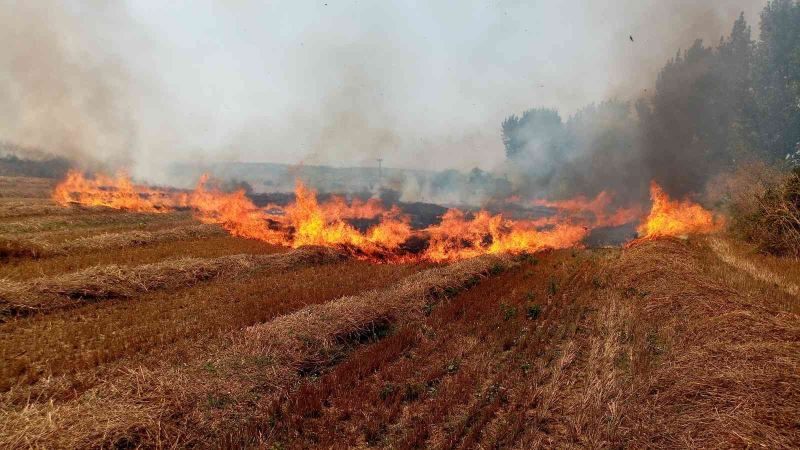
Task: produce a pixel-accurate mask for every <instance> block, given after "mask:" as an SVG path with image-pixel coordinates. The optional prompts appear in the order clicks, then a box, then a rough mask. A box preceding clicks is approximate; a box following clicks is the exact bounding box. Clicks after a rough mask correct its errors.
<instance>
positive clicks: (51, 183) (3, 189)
mask: <svg viewBox="0 0 800 450" xmlns="http://www.w3.org/2000/svg"><path fill="white" fill-rule="evenodd" d="M56 183H57V180H54V179H52V178H34V177H6V176H0V198H3V197H5V198H40V199H49V198H50V197H51V196H52V195H53V188H54V187H55V186H56Z"/></svg>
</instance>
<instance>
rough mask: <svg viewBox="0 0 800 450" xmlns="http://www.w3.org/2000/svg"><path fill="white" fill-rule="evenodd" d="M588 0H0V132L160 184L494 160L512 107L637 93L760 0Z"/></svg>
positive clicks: (572, 104)
mask: <svg viewBox="0 0 800 450" xmlns="http://www.w3.org/2000/svg"><path fill="white" fill-rule="evenodd" d="M587 3H589V2H583V1H577V0H573V1H565V2H545V1H534V2H522V1H495V2H483V1H482V2H478V1H473V2H469V1H466V2H458V3H457V6H454V3H453V2H445V1H434V2H425V3H424V4H423V5H413V4H405V3H403V2H391V3H386V2H381V3H380V4H379V3H377V2H356V1H346V2H344V1H335V0H329V1H327V2H325V1H319V2H305V1H298V2H280V3H276V4H273V5H270V6H265V5H264V4H263V3H262V2H248V1H232V2H231V1H226V2H223V1H219V2H213V1H198V2H191V3H188V2H187V3H181V4H178V2H145V1H141V2H140V1H128V2H105V1H99V0H98V1H37V2H17V1H8V0H3V1H2V2H1V3H0V4H1V5H2V8H0V39H2V41H3V42H4V48H3V51H2V52H0V140H4V141H10V142H15V143H18V144H20V145H23V146H31V147H39V148H44V149H46V150H48V151H50V152H52V153H55V154H57V155H59V156H67V157H70V158H73V159H75V160H77V161H78V162H79V163H81V164H83V165H84V166H86V167H97V166H105V167H130V168H131V169H132V171H133V173H134V175H137V176H140V177H145V178H150V179H151V180H153V181H164V180H165V178H164V175H163V174H164V173H165V172H164V168H165V167H166V166H167V164H168V163H170V162H173V161H198V160H209V161H262V162H267V161H268V162H281V163H289V164H297V163H307V164H330V165H336V166H348V165H372V164H374V159H375V158H379V157H380V158H383V159H384V161H385V162H384V164H385V165H387V166H392V167H405V168H424V169H446V168H456V169H461V170H465V169H470V168H472V167H476V166H477V167H481V168H483V169H494V168H498V167H500V166H501V164H502V163H503V160H504V158H505V154H504V149H503V143H502V141H501V138H500V127H499V124H500V123H501V122H502V120H503V119H504V118H505V117H507V116H508V115H510V114H512V113H519V112H521V111H523V110H525V109H528V108H530V107H531V106H534V105H536V106H547V107H552V108H555V109H557V110H558V111H559V112H560V113H561V114H562V116H568V115H571V114H572V113H574V112H575V111H576V110H577V109H578V108H580V107H582V106H583V105H586V104H589V103H592V102H600V101H602V100H603V99H605V98H610V97H617V98H622V99H635V98H636V97H638V96H640V95H641V93H642V92H643V90H644V89H649V88H651V87H652V86H651V85H652V83H653V80H654V78H655V75H656V74H657V72H658V70H659V69H660V68H661V67H662V66H663V64H664V62H665V61H666V60H667V59H668V58H669V57H671V56H673V55H674V54H675V52H676V51H677V50H678V49H680V48H684V49H685V48H687V47H688V46H690V45H691V44H692V42H693V41H694V40H695V39H696V38H703V39H704V40H706V41H707V42H710V43H714V42H716V41H718V40H719V37H720V36H722V35H723V34H727V33H728V32H729V31H730V24H731V23H732V21H733V20H734V19H735V18H736V17H737V16H738V13H739V12H741V11H744V12H745V16H746V17H747V18H748V20H749V22H750V23H751V24H754V25H757V23H758V20H757V14H758V11H759V10H760V9H761V8H762V7H763V4H762V2H757V1H756V2H754V1H752V0H730V1H726V2H712V1H700V2H698V1H689V0H677V1H670V2H663V1H658V0H646V1H636V0H616V1H608V2H602V4H601V2H595V3H593V4H587ZM629 36H632V37H633V38H634V41H633V42H631V41H630V40H629ZM546 163H547V161H544V162H543V164H546Z"/></svg>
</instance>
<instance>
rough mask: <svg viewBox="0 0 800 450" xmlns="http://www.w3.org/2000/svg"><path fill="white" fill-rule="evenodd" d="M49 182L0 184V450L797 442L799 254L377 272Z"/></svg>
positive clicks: (724, 246) (695, 244)
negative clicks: (84, 196)
mask: <svg viewBox="0 0 800 450" xmlns="http://www.w3.org/2000/svg"><path fill="white" fill-rule="evenodd" d="M52 186H53V183H52V182H50V181H49V180H43V179H32V178H24V179H22V178H20V179H14V178H9V177H0V283H2V285H0V448H27V447H37V448H97V447H124V448H129V447H130V448H135V447H156V448H162V447H170V448H172V447H186V446H196V447H201V448H207V447H211V448H219V447H229V448H242V447H255V448H258V447H261V448H330V447H336V448H342V447H381V448H477V447H479V448H585V447H589V448H601V447H602V448H606V447H626V448H628V447H632V448H645V447H651V448H653V447H655V448H681V447H715V448H719V447H724V448H731V447H734V448H741V447H753V448H757V447H758V448H793V447H795V448H796V447H798V446H800V429H798V423H800V320H799V319H800V317H799V316H798V314H800V292H798V289H800V288H798V286H800V271H798V267H800V263H798V261H796V260H788V259H780V258H771V257H765V256H759V255H755V254H753V252H752V250H751V249H749V248H748V247H747V246H744V245H743V244H740V243H737V242H734V241H731V240H730V239H728V238H727V237H725V236H712V237H691V238H690V239H688V240H677V239H662V240H649V241H641V242H637V243H634V244H632V245H631V246H629V247H628V248H607V249H566V250H559V251H545V252H541V253H538V254H535V255H526V256H524V257H514V258H511V257H492V256H487V257H480V258H477V259H473V260H466V261H461V262H458V263H453V264H450V265H444V264H429V263H424V264H373V263H369V262H365V261H357V260H352V259H346V258H344V257H341V256H340V255H338V254H336V252H335V251H333V252H332V253H324V254H322V256H320V255H319V254H318V253H315V252H318V251H320V250H319V249H318V250H314V249H299V250H294V249H286V248H282V247H275V246H270V245H266V244H264V243H262V242H259V241H254V240H246V239H241V238H235V237H231V236H228V235H227V234H225V233H221V232H220V231H219V230H218V229H215V228H213V227H204V226H200V224H199V223H197V222H196V221H195V220H194V219H193V218H192V216H191V214H190V213H188V212H175V213H168V214H139V213H127V212H122V211H113V210H108V209H93V208H70V209H65V208H60V207H58V206H56V205H55V204H53V203H51V202H50V201H49V200H48V197H49V192H50V190H51V189H52ZM303 252H306V253H303ZM235 255H241V256H235ZM187 258H188V259H187ZM114 277H117V278H114ZM114 280H116V281H114ZM26 305H27V307H28V308H27V309H26V308H23V307H22V306H26Z"/></svg>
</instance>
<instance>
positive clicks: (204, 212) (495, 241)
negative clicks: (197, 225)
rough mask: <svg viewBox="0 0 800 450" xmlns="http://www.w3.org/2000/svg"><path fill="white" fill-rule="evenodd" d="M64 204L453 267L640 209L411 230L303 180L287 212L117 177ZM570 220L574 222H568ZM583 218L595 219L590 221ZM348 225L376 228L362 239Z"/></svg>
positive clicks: (483, 218) (449, 220)
mask: <svg viewBox="0 0 800 450" xmlns="http://www.w3.org/2000/svg"><path fill="white" fill-rule="evenodd" d="M53 197H54V199H55V200H56V201H57V202H58V203H60V204H62V205H68V204H81V205H87V206H99V205H102V206H107V207H111V208H118V209H126V210H133V211H146V212H164V211H169V210H172V209H174V208H178V207H186V208H191V209H192V210H194V212H195V215H196V216H197V218H198V219H199V220H200V221H202V222H205V223H216V224H219V225H220V226H222V227H223V228H225V229H226V230H228V231H229V232H230V233H231V234H232V235H234V236H240V237H244V238H250V239H259V240H262V241H265V242H268V243H270V244H274V245H283V246H287V247H300V246H304V245H322V246H338V247H342V248H346V249H349V250H351V251H352V253H353V254H354V255H356V256H358V257H362V258H365V259H371V260H382V261H418V260H426V261H452V260H458V259H463V258H469V257H474V256H478V255H482V254H487V253H522V252H535V251H538V250H541V249H545V248H567V247H572V246H575V245H577V244H578V243H579V242H580V241H581V240H582V239H583V238H584V237H585V236H586V235H587V233H588V231H589V229H590V227H596V226H613V225H618V224H622V223H628V222H630V221H631V220H634V217H636V216H638V215H639V212H638V209H636V208H629V209H624V208H623V209H618V210H616V211H615V212H613V213H611V214H607V213H606V211H607V210H609V208H608V207H609V205H610V203H611V196H610V195H608V194H606V193H605V192H603V193H601V194H600V195H598V197H596V198H595V199H592V200H588V199H586V198H584V197H577V198H576V199H572V200H568V201H564V202H546V203H545V202H543V201H542V202H540V204H544V205H546V206H551V207H554V208H556V209H558V210H559V211H560V212H561V213H562V214H560V215H557V216H554V217H545V218H539V219H533V220H509V219H506V218H505V217H503V215H501V214H496V215H493V214H491V213H489V212H487V211H479V212H476V213H474V214H468V213H465V212H462V211H460V210H458V209H451V210H448V211H447V212H446V213H445V214H444V216H443V217H442V220H441V222H440V223H439V224H437V225H433V226H430V227H428V228H425V229H419V230H414V229H412V227H411V225H410V221H409V218H408V217H407V216H405V215H404V214H403V213H402V212H401V211H400V209H399V208H397V207H396V206H394V207H392V208H389V209H387V208H385V207H384V205H383V204H382V203H381V202H380V200H378V199H370V200H368V201H360V200H354V201H352V202H350V203H348V202H347V201H345V200H344V199H343V198H342V197H332V198H331V199H329V200H328V201H326V202H323V203H320V202H319V201H318V199H317V195H316V192H315V191H314V190H312V189H310V188H308V187H306V186H305V185H304V184H303V183H302V182H300V181H298V182H297V185H296V187H295V200H294V202H292V203H290V204H289V205H287V206H285V207H282V206H277V205H269V206H266V207H258V206H256V205H255V204H254V203H253V202H252V201H251V200H250V199H249V198H248V197H247V196H246V195H245V192H244V191H241V190H240V191H236V192H232V193H231V192H222V191H220V190H219V189H217V188H214V187H210V186H209V183H208V177H207V176H203V177H201V179H200V181H199V182H198V184H197V186H196V188H195V189H194V191H192V192H190V193H178V192H168V191H163V190H157V189H152V188H148V187H145V186H137V185H134V184H133V183H132V182H131V181H130V179H129V178H128V177H127V176H126V175H124V174H119V175H118V176H117V177H116V178H108V177H103V176H95V177H94V178H93V179H87V178H85V177H84V176H83V175H82V174H81V173H79V172H70V174H69V175H68V177H67V179H66V180H64V182H62V183H61V184H59V185H58V186H57V187H56V189H55V191H54V194H53ZM563 213H568V214H569V215H570V216H569V217H564V214H563ZM586 213H588V214H590V215H591V220H589V219H587V216H586ZM347 219H368V220H374V221H376V223H375V224H374V225H373V226H372V227H370V228H368V229H366V231H364V232H361V231H359V230H358V229H356V228H355V227H354V226H353V225H351V224H350V223H348V222H347ZM413 238H416V240H417V241H421V242H424V243H425V244H426V245H424V246H420V247H422V248H421V249H418V250H416V251H413V250H410V249H409V248H408V247H409V246H408V245H407V243H408V242H409V241H410V240H413Z"/></svg>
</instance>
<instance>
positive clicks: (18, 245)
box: [0, 224, 227, 258]
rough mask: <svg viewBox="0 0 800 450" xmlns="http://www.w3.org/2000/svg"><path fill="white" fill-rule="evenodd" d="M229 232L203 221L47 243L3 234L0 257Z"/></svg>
mask: <svg viewBox="0 0 800 450" xmlns="http://www.w3.org/2000/svg"><path fill="white" fill-rule="evenodd" d="M226 235H227V232H226V231H225V230H223V229H222V228H220V227H219V226H217V225H213V224H199V225H184V226H176V227H172V228H166V229H160V230H153V231H142V230H132V231H122V232H116V233H101V234H96V235H93V236H85V237H80V238H78V239H74V240H71V241H64V242H55V243H50V242H47V241H45V240H43V239H41V237H39V239H37V238H33V239H30V238H29V239H25V238H22V239H12V238H2V237H0V258H3V257H6V258H20V257H33V258H39V257H45V256H54V255H72V254H74V253H76V252H87V251H98V250H110V249H117V248H123V247H140V246H143V245H151V244H155V243H159V242H167V241H175V240H188V239H204V238H209V237H214V236H226Z"/></svg>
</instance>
